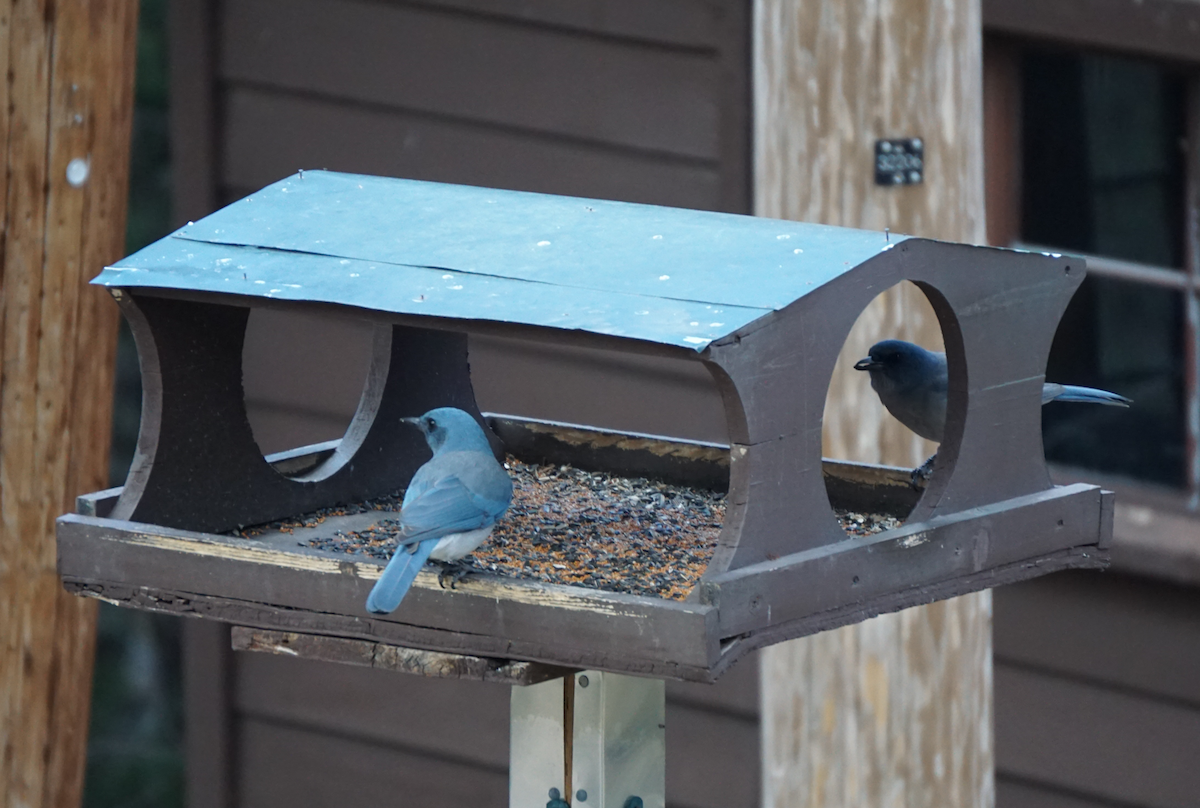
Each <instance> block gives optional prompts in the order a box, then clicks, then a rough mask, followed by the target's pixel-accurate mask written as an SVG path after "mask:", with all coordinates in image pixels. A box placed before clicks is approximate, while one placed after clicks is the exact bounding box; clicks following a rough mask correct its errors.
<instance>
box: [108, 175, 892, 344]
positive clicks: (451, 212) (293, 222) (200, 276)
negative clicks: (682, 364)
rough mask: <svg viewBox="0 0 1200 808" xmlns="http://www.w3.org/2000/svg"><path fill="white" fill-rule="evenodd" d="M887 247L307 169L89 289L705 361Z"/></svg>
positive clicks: (653, 211) (877, 239) (795, 230)
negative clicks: (150, 290)
mask: <svg viewBox="0 0 1200 808" xmlns="http://www.w3.org/2000/svg"><path fill="white" fill-rule="evenodd" d="M903 238H904V237H902V236H895V235H893V236H891V238H890V244H891V245H894V244H895V243H897V242H898V241H899V240H902V239H903ZM888 246H889V240H888V239H887V238H886V237H885V235H884V234H882V233H875V232H869V231H862V230H851V229H847V228H839V227H828V226H823V225H813V224H803V223H797V222H788V221H779V220H773V219H763V218H756V217H751V216H739V215H734V214H724V213H711V212H706V211H695V210H686V209H681V208H666V207H657V206H653V205H637V204H631V203H625V202H611V201H604V200H594V199H579V198H574V197H564V196H551V195H546V194H532V193H523V192H518V191H499V190H494V189H489V188H477V187H473V186H463V185H446V184H442V183H431V182H418V181H414V180H398V179H388V178H383V177H369V176H363V175H356V174H338V173H333V172H328V171H305V172H302V173H300V174H297V175H296V176H294V177H289V178H287V179H285V180H282V181H280V182H277V183H275V184H273V185H270V186H268V187H266V188H264V189H263V190H261V191H258V192H257V193H254V194H251V195H250V196H248V197H246V198H245V199H242V200H240V201H239V202H235V203H234V204H232V205H230V206H228V207H226V208H224V209H222V210H219V211H217V212H216V213H214V214H212V215H210V216H207V217H205V218H204V219H202V220H201V221H199V222H195V223H189V224H188V225H187V226H185V227H182V228H180V229H179V230H178V231H176V232H175V233H173V234H172V235H170V236H168V237H166V238H164V239H162V240H160V241H158V242H156V243H154V244H152V245H150V246H149V247H147V248H145V249H144V250H141V251H139V252H137V253H135V254H134V255H132V256H129V257H128V258H126V259H124V260H122V261H120V262H118V263H116V264H115V265H113V266H112V267H109V268H108V269H106V270H105V271H104V272H103V273H101V275H100V276H99V277H98V278H97V279H96V281H95V282H96V283H100V284H103V285H106V286H119V287H138V286H142V287H166V288H176V289H188V290H193V291H208V292H230V293H237V294H242V295H251V296H260V297H273V298H282V299H289V300H298V301H320V302H329V303H340V304H344V305H350V306H360V307H364V308H369V309H376V310H380V311H390V312H395V313H404V314H430V315H436V316H440V317H453V318H461V319H487V320H497V321H503V322H515V323H524V324H529V325H541V326H548V327H554V328H571V329H583V330H586V331H592V332H595V333H601V334H615V335H620V336H628V337H633V338H637V339H646V340H652V341H655V342H662V343H668V344H674V345H679V346H684V347H691V348H694V349H696V350H702V349H703V348H704V347H705V346H706V345H707V344H708V343H709V342H711V341H712V340H714V339H717V338H719V337H721V336H724V335H726V334H729V333H732V332H733V331H735V330H737V329H738V328H740V327H742V326H743V325H746V324H747V323H749V322H751V321H753V320H755V319H757V318H758V317H761V316H763V315H764V314H766V313H768V312H770V311H772V310H776V309H780V308H783V307H784V306H786V305H788V304H789V303H792V302H793V301H795V300H797V299H798V298H800V297H802V296H804V294H806V293H807V292H810V291H812V290H813V289H815V288H816V287H818V286H820V285H822V284H824V283H827V282H828V281H830V280H832V279H833V278H836V277H837V276H839V275H841V274H842V273H843V272H846V271H847V270H850V269H852V268H853V267H855V266H857V265H858V264H860V263H862V262H863V261H865V260H867V259H868V258H871V257H872V256H874V255H876V254H878V253H879V252H880V251H881V250H884V249H886V248H887V247H888Z"/></svg>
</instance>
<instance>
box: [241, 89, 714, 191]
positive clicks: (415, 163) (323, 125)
mask: <svg viewBox="0 0 1200 808" xmlns="http://www.w3.org/2000/svg"><path fill="white" fill-rule="evenodd" d="M224 119H225V124H226V128H225V132H226V138H227V139H226V143H225V148H224V158H225V161H224V163H223V171H222V179H223V181H224V183H225V186H226V187H227V188H229V189H236V190H235V192H234V193H233V194H232V196H236V197H238V198H240V197H241V196H242V195H244V193H243V192H242V189H245V190H246V191H249V190H253V189H256V188H260V187H262V186H264V185H268V184H270V183H272V182H275V181H276V180H278V179H280V178H281V177H285V176H287V175H289V174H293V173H295V171H296V169H298V168H331V169H336V170H338V171H350V172H355V173H359V174H382V175H387V176H393V177H407V178H409V179H418V180H434V181H438V182H457V183H464V184H468V185H484V186H490V187H506V188H520V189H521V190H525V191H538V192H544V193H560V194H569V195H573V196H589V197H605V198H617V199H623V200H626V201H629V202H646V203H651V204H658V205H674V206H677V207H696V208H706V209H719V208H721V207H722V199H721V174H720V171H719V168H718V165H717V164H716V163H715V162H710V161H707V160H692V159H679V158H672V157H670V156H666V157H664V156H663V155H660V154H655V153H651V152H640V151H631V150H628V149H620V148H611V147H608V146H605V145H598V144H594V143H585V142H580V141H576V140H569V139H564V138H561V137H558V136H557V135H554V134H547V133H542V132H528V131H519V130H514V129H506V128H487V127H480V126H479V125H478V124H477V123H476V122H474V121H470V120H461V119H447V118H437V117H430V116H427V115H422V114H420V113H414V112H409V111H404V110H393V109H384V108H379V107H363V106H360V105H355V104H348V103H346V102H344V101H342V100H329V99H325V98H313V97H307V96H300V95H292V94H280V93H278V92H267V91H264V90H262V89H258V88H249V87H240V86H234V87H231V88H230V91H229V92H228V94H227V95H225V97H224Z"/></svg>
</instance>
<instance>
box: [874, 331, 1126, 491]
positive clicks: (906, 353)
mask: <svg viewBox="0 0 1200 808" xmlns="http://www.w3.org/2000/svg"><path fill="white" fill-rule="evenodd" d="M854 369H855V370H865V371H867V373H869V374H870V376H871V387H872V388H873V389H874V390H875V393H876V394H877V395H878V396H879V400H880V401H881V402H882V403H883V406H884V407H886V408H887V411H888V412H890V413H891V414H892V415H893V416H894V417H895V418H896V420H897V421H899V422H900V423H902V424H904V425H905V426H906V427H908V428H909V429H911V430H912V431H913V432H916V433H917V434H918V435H920V436H921V437H922V438H927V439H929V440H932V441H937V442H938V443H941V442H942V436H943V433H944V432H945V430H946V395H947V394H946V391H947V386H948V380H949V375H948V373H947V371H946V355H945V354H943V353H934V352H933V351H927V350H925V349H924V348H922V347H921V346H919V345H913V344H912V343H911V342H904V341H903V340H898V339H888V340H884V341H883V342H877V343H875V344H874V345H872V346H871V350H870V351H869V352H868V355H867V356H866V358H864V359H860V360H859V361H858V362H856V363H855V364H854ZM1051 401H1080V402H1084V403H1088V404H1107V405H1108V406H1111V407H1128V406H1129V405H1130V404H1131V403H1132V402H1131V401H1130V400H1129V399H1127V398H1125V397H1124V396H1119V395H1117V394H1116V393H1110V392H1108V391H1106V390H1096V389H1094V388H1091V387H1076V386H1074V385H1070V384H1053V383H1051V382H1046V383H1045V384H1044V385H1042V404H1048V403H1050V402H1051ZM932 461H933V458H932V457H931V458H930V459H929V460H927V461H926V462H925V464H924V465H923V466H921V468H919V469H917V470H916V471H915V472H914V473H913V482H914V484H916V483H917V481H918V480H922V479H924V478H925V477H927V476H928V473H929V471H930V470H931V469H932Z"/></svg>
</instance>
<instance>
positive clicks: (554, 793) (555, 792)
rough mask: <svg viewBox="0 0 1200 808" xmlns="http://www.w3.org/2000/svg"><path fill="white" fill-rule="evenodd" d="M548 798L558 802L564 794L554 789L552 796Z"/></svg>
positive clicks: (551, 791)
mask: <svg viewBox="0 0 1200 808" xmlns="http://www.w3.org/2000/svg"><path fill="white" fill-rule="evenodd" d="M548 796H549V797H550V799H552V800H557V799H559V798H560V797H562V792H561V791H559V790H558V789H557V788H552V789H550V794H549V795H548Z"/></svg>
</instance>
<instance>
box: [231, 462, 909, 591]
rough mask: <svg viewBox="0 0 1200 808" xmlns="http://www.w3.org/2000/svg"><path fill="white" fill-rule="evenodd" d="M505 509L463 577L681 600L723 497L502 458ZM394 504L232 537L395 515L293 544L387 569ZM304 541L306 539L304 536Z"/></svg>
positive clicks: (846, 522)
mask: <svg viewBox="0 0 1200 808" xmlns="http://www.w3.org/2000/svg"><path fill="white" fill-rule="evenodd" d="M505 467H506V468H507V469H508V472H509V476H510V477H512V481H513V499H512V504H511V505H510V506H509V508H508V511H507V512H506V513H505V515H504V516H503V517H502V518H501V519H500V521H499V522H497V523H496V527H495V529H494V530H493V531H492V535H491V538H490V539H489V540H488V541H487V542H485V543H484V545H483V546H482V547H480V548H478V549H477V550H476V551H475V552H473V553H471V554H470V555H468V556H466V557H465V558H463V559H462V561H461V562H460V563H461V565H462V566H463V567H465V568H467V569H468V570H472V571H478V572H481V573H488V574H493V575H503V576H509V577H513V578H525V579H532V580H536V581H544V582H547V583H555V584H567V585H575V586H584V587H589V588H593V589H602V590H605V591H609V592H628V593H632V594H638V595H650V596H654V597H660V598H670V599H673V600H683V599H684V598H686V597H687V595H688V593H689V592H691V590H692V587H694V586H695V585H696V582H697V581H699V580H700V576H701V575H703V574H704V571H705V569H706V568H707V567H708V562H709V560H710V559H711V558H712V554H713V550H714V548H715V547H716V543H717V537H718V536H719V534H720V532H721V523H722V521H723V520H724V518H725V495H724V494H722V493H718V492H712V491H704V490H699V489H694V488H686V487H683V486H677V485H668V484H666V483H661V482H656V481H654V480H647V479H643V478H629V477H618V476H615V475H612V474H607V473H603V472H589V471H583V470H581V469H577V468H573V467H571V466H553V465H536V464H529V463H523V462H521V461H519V460H517V459H515V458H513V457H511V456H510V457H509V458H507V461H506V463H505ZM401 500H402V496H401V495H399V494H397V495H393V496H387V497H381V498H377V499H374V500H368V501H366V502H362V503H357V504H355V505H351V506H345V507H338V508H327V509H324V510H321V511H317V512H315V513H312V514H306V515H304V516H301V517H297V518H294V519H286V520H282V521H280V522H275V523H272V524H270V525H263V526H257V527H253V528H248V529H245V530H242V531H239V532H238V535H241V536H243V537H245V538H253V537H255V536H258V535H262V534H263V533H264V532H266V531H268V530H279V531H282V532H284V533H291V532H293V531H295V530H297V529H299V528H317V529H319V528H320V527H321V525H322V524H323V523H324V522H325V521H326V519H327V518H329V517H330V516H346V515H352V514H359V513H366V512H369V511H383V512H385V513H386V512H395V513H396V516H395V517H390V516H389V517H385V518H383V519H381V520H379V521H377V522H376V523H374V524H372V525H370V526H367V527H365V528H363V529H360V530H352V531H343V530H335V531H331V533H330V535H328V536H318V537H316V538H310V539H307V540H305V541H301V542H300V544H302V545H307V546H309V547H314V548H317V549H321V550H328V551H334V552H339V553H347V554H352V555H363V556H368V557H371V558H376V559H379V560H380V561H386V560H387V559H389V558H391V556H392V553H393V551H394V550H395V543H396V534H397V531H398V529H399V522H400V520H399V511H400V503H401ZM838 518H839V520H840V521H841V523H842V527H843V528H844V529H846V531H847V532H848V533H850V534H851V535H858V536H869V535H872V534H874V533H878V532H880V531H882V530H887V529H889V528H892V527H897V526H899V524H900V522H899V520H896V519H894V518H892V517H881V516H877V515H872V514H861V513H849V512H844V511H839V512H838ZM306 532H308V531H306Z"/></svg>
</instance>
